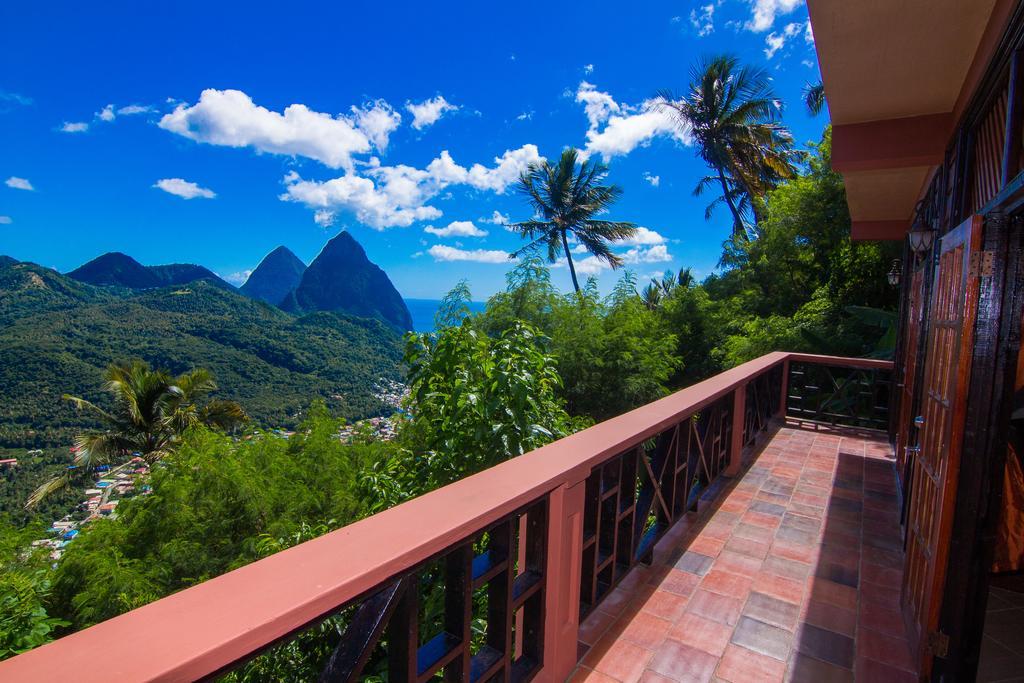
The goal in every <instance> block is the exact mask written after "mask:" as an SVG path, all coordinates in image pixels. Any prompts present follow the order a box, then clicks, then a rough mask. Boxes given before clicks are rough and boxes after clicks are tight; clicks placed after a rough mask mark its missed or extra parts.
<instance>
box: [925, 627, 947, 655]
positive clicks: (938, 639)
mask: <svg viewBox="0 0 1024 683" xmlns="http://www.w3.org/2000/svg"><path fill="white" fill-rule="evenodd" d="M928 650H929V652H931V653H932V655H934V656H935V657H945V656H947V655H949V636H947V635H946V634H945V633H943V632H942V631H932V632H931V633H929V634H928Z"/></svg>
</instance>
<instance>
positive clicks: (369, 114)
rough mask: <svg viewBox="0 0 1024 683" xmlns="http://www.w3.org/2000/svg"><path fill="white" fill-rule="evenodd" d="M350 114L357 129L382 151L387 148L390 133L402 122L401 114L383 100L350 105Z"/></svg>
mask: <svg viewBox="0 0 1024 683" xmlns="http://www.w3.org/2000/svg"><path fill="white" fill-rule="evenodd" d="M352 115H353V117H354V118H355V122H356V126H357V127H358V128H359V130H361V131H362V132H363V133H365V134H366V137H368V138H369V139H370V142H372V143H373V146H374V147H376V148H377V149H379V150H380V151H382V152H383V151H385V150H387V148H388V139H389V137H390V136H391V133H393V132H394V131H395V129H397V128H398V126H399V125H400V124H401V123H402V115H401V114H399V113H398V112H397V111H395V110H394V109H393V108H392V107H391V105H390V104H388V103H387V102H385V101H384V100H375V101H373V102H367V103H366V104H364V105H363V106H362V107H352Z"/></svg>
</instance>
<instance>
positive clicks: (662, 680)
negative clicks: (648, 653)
mask: <svg viewBox="0 0 1024 683" xmlns="http://www.w3.org/2000/svg"><path fill="white" fill-rule="evenodd" d="M640 683H676V681H675V680H674V679H672V678H669V677H668V676H662V675H661V674H657V673H654V672H653V671H651V670H650V669H648V670H647V671H644V673H643V675H642V676H640Z"/></svg>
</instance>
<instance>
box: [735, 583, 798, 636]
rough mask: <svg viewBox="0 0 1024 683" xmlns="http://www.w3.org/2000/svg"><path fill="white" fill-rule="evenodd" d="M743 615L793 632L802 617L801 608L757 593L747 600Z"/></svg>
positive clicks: (753, 593)
mask: <svg viewBox="0 0 1024 683" xmlns="http://www.w3.org/2000/svg"><path fill="white" fill-rule="evenodd" d="M742 613H743V614H745V615H746V616H748V617H753V618H754V619H758V620H760V621H763V622H765V623H767V624H771V625H773V626H780V627H782V628H784V629H787V630H789V631H792V630H793V629H794V628H795V627H796V623H797V619H798V618H799V616H800V606H799V605H796V604H794V603H792V602H786V601H785V600H780V599H778V598H776V597H773V596H771V595H765V594H764V593H758V592H756V591H755V592H752V593H751V594H750V597H748V598H747V603H746V604H745V605H744V606H743V612H742Z"/></svg>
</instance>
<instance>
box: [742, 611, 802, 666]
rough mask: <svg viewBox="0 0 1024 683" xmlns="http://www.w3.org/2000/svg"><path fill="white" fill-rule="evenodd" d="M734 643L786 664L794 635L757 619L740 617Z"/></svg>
mask: <svg viewBox="0 0 1024 683" xmlns="http://www.w3.org/2000/svg"><path fill="white" fill-rule="evenodd" d="M732 642H733V643H734V644H735V645H740V646H742V647H745V648H747V649H748V650H753V651H754V652H757V653H760V654H762V655H767V656H769V657H774V658H775V659H778V660H780V661H783V662H784V661H786V659H788V658H789V651H790V647H791V646H792V644H793V634H792V633H790V632H789V631H787V630H785V629H782V628H779V627H778V626H772V625H771V624H766V623H764V622H763V621H758V620H757V619H751V618H750V617H740V620H739V622H738V623H737V624H736V630H735V631H733V633H732Z"/></svg>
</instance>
